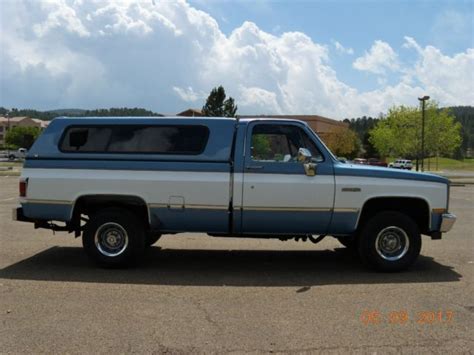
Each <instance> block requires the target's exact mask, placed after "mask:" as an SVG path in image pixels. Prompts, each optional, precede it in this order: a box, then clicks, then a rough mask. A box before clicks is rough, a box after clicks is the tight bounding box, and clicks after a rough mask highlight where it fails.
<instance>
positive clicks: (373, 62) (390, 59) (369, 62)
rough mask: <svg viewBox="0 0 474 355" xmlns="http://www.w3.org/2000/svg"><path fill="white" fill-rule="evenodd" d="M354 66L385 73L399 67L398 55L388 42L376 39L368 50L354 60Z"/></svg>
mask: <svg viewBox="0 0 474 355" xmlns="http://www.w3.org/2000/svg"><path fill="white" fill-rule="evenodd" d="M353 67H354V68H355V69H357V70H362V71H368V72H371V73H374V74H385V73H386V71H387V70H390V71H394V70H397V69H398V68H399V62H398V55H397V53H395V51H394V50H393V49H392V47H390V45H389V44H388V43H386V42H384V41H380V40H379V41H375V42H374V44H373V45H372V47H371V48H370V50H369V51H368V52H365V54H364V55H363V56H362V57H359V58H357V59H356V60H355V61H354V63H353Z"/></svg>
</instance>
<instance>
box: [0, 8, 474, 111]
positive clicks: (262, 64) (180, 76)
mask: <svg viewBox="0 0 474 355" xmlns="http://www.w3.org/2000/svg"><path fill="white" fill-rule="evenodd" d="M0 19H1V23H0V106H4V107H8V108H12V107H17V108H33V109H38V110H49V109H59V108H84V109H94V108H108V107H144V108H147V109H151V110H153V111H155V112H160V113H164V114H176V113H178V112H180V111H183V110H185V109H187V108H201V107H202V105H203V104H204V101H205V99H206V97H207V95H208V94H209V92H210V90H211V89H212V88H213V87H215V86H218V85H223V86H224V88H225V89H226V92H227V94H228V95H230V96H232V97H234V98H235V100H236V103H237V105H238V107H239V109H238V113H239V114H279V115H284V114H316V115H323V116H326V117H331V118H336V119H343V118H346V117H349V118H350V117H359V116H363V115H367V116H368V115H371V116H378V115H379V114H381V113H386V112H387V110H388V109H389V108H390V107H392V106H394V105H411V106H413V105H417V104H418V100H417V97H420V96H423V95H429V96H430V97H431V98H432V100H435V101H437V102H438V103H439V104H440V105H441V106H448V105H474V1H472V0H471V1H461V0H459V1H428V0H422V1H421V0H418V1H416V0H413V1H402V0H400V1H387V0H385V1H382V0H381V1H375V0H372V1H348V0H346V1H343V0H334V1H329V0H328V1H323V0H319V1H290V0H287V1H264V0H254V1H246V0H240V1H225V0H220V1H217V0H189V1H185V0H174V1H160V0H143V1H125V0H123V1H121V0H51V1H43V0H30V1H26V0H25V1H23V0H0Z"/></svg>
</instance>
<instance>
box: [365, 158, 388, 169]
mask: <svg viewBox="0 0 474 355" xmlns="http://www.w3.org/2000/svg"><path fill="white" fill-rule="evenodd" d="M367 164H368V165H372V166H382V167H387V163H385V162H383V161H381V160H380V159H377V158H369V159H368V160H367Z"/></svg>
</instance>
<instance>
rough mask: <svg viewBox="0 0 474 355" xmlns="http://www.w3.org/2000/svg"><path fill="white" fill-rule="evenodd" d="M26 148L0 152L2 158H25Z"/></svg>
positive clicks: (11, 159)
mask: <svg viewBox="0 0 474 355" xmlns="http://www.w3.org/2000/svg"><path fill="white" fill-rule="evenodd" d="M26 153H28V150H27V149H26V148H20V149H18V150H10V151H4V152H2V153H1V155H2V157H3V158H7V159H8V160H10V161H14V160H20V159H25V157H26Z"/></svg>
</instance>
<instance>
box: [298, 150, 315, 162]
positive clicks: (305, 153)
mask: <svg viewBox="0 0 474 355" xmlns="http://www.w3.org/2000/svg"><path fill="white" fill-rule="evenodd" d="M311 157H312V156H311V152H310V151H309V150H308V149H306V148H300V149H298V161H299V162H300V163H309V162H311Z"/></svg>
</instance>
